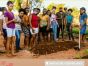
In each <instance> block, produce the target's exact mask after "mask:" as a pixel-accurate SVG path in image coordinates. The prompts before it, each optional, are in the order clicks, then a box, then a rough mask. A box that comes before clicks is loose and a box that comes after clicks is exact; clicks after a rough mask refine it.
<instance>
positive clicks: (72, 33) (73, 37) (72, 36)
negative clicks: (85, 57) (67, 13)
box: [70, 27, 74, 41]
mask: <svg viewBox="0 0 88 66" xmlns="http://www.w3.org/2000/svg"><path fill="white" fill-rule="evenodd" d="M70 34H71V38H72V40H73V41H74V36H73V32H72V27H71V30H70Z"/></svg>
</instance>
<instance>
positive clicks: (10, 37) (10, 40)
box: [4, 1, 15, 56]
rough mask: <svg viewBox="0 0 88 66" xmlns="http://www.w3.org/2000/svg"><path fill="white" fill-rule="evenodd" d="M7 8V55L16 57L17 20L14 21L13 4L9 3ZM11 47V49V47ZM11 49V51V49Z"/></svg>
mask: <svg viewBox="0 0 88 66" xmlns="http://www.w3.org/2000/svg"><path fill="white" fill-rule="evenodd" d="M7 7H8V10H7V11H6V12H5V14H4V16H5V21H6V22H7V46H6V49H7V55H8V56H9V55H10V51H11V55H12V56H14V55H15V53H14V45H15V23H14V22H15V19H14V14H13V12H12V9H13V3H12V2H11V1H8V2H7ZM10 46H11V47H10ZM10 48H11V49H10Z"/></svg>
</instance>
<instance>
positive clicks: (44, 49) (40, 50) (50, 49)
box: [31, 41, 78, 55]
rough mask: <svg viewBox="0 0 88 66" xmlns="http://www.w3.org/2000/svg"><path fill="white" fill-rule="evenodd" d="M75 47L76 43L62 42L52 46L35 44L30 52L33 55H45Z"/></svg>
mask: <svg viewBox="0 0 88 66" xmlns="http://www.w3.org/2000/svg"><path fill="white" fill-rule="evenodd" d="M77 45H78V43H77V42H74V41H64V42H58V43H53V44H49V43H48V44H37V45H36V46H35V47H33V48H32V50H31V51H32V52H33V53H34V54H39V55H45V54H51V53H56V52H59V51H65V50H68V49H72V48H74V47H75V46H77Z"/></svg>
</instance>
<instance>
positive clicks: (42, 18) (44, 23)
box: [39, 9, 50, 41]
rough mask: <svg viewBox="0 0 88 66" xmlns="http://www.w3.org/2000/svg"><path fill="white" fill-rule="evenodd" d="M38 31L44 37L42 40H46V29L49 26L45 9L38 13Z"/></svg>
mask: <svg viewBox="0 0 88 66" xmlns="http://www.w3.org/2000/svg"><path fill="white" fill-rule="evenodd" d="M39 16H40V32H41V33H42V36H43V38H44V41H47V40H48V39H47V36H48V30H49V28H50V18H49V16H48V15H47V10H46V9H43V14H40V15H39Z"/></svg>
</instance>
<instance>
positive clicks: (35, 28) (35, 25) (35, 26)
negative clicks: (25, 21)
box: [30, 8, 40, 49]
mask: <svg viewBox="0 0 88 66" xmlns="http://www.w3.org/2000/svg"><path fill="white" fill-rule="evenodd" d="M39 12H40V9H38V8H34V9H33V14H31V15H30V17H31V18H30V28H31V29H30V32H31V34H32V38H31V42H30V49H31V48H33V47H34V46H35V40H36V36H37V35H38V32H39V17H38V16H37V15H38V14H39Z"/></svg>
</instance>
